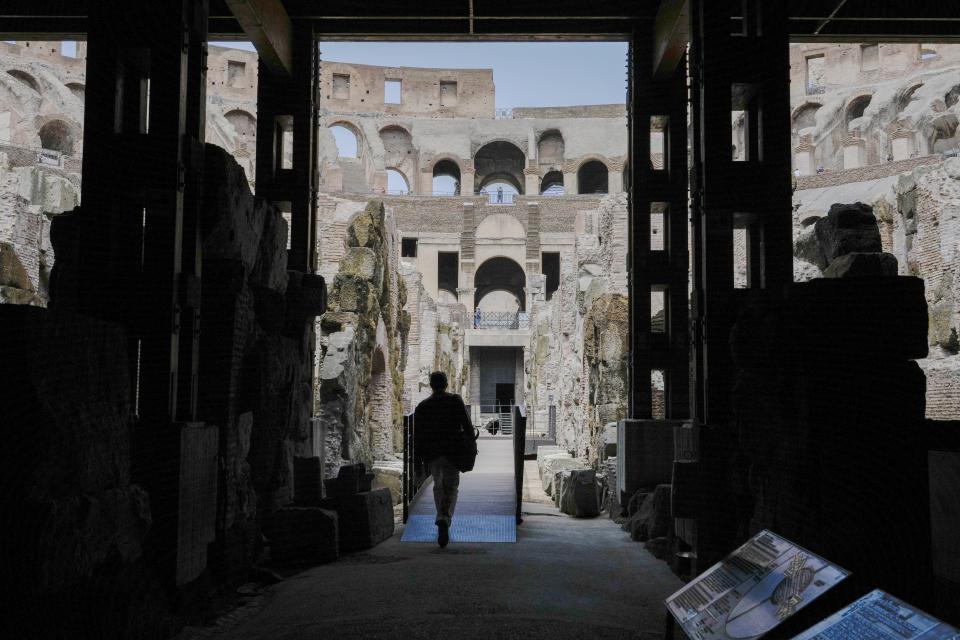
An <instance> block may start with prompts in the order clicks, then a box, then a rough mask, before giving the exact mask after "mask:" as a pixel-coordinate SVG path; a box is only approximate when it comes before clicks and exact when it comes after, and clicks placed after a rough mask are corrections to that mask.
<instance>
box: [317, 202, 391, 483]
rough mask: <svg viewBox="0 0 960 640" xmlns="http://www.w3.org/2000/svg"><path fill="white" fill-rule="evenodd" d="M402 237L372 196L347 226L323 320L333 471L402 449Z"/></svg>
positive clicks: (322, 371) (322, 402)
mask: <svg viewBox="0 0 960 640" xmlns="http://www.w3.org/2000/svg"><path fill="white" fill-rule="evenodd" d="M396 237H397V235H396V231H395V228H394V226H393V222H392V219H391V218H388V217H386V216H385V212H384V209H383V204H382V203H380V202H371V203H369V204H368V205H367V207H366V208H365V209H364V210H363V211H362V212H361V213H360V214H358V215H357V216H356V217H355V218H353V219H352V220H351V222H350V223H349V225H348V226H347V227H346V238H345V240H346V248H345V251H344V253H343V257H342V258H341V259H340V261H339V267H338V270H337V273H336V275H335V276H334V278H333V286H332V288H331V291H330V302H329V307H328V311H327V312H326V313H325V314H324V316H323V318H322V319H321V321H320V328H321V335H320V340H319V351H320V356H319V375H318V376H317V379H316V390H315V391H316V393H315V398H316V414H317V416H318V417H319V418H320V421H321V423H322V424H323V427H324V431H325V434H326V435H325V443H324V456H325V459H326V461H327V464H328V467H327V469H326V473H327V475H328V476H329V477H333V476H335V475H336V473H337V470H338V469H339V467H340V466H341V465H344V464H348V463H350V462H363V463H365V464H367V465H368V466H369V467H372V465H373V462H374V461H375V460H390V459H393V458H395V456H396V453H397V452H398V451H399V450H401V449H402V440H400V439H399V437H398V434H399V433H401V428H402V416H403V410H402V400H403V389H404V378H403V376H402V374H401V362H402V359H403V356H402V349H403V348H404V346H405V345H406V344H407V342H408V336H407V335H406V332H407V331H408V324H407V321H406V319H405V315H404V313H403V309H404V306H405V305H406V283H405V282H404V280H403V279H402V277H401V276H400V274H399V268H398V267H399V264H398V252H397V251H396V246H395V245H396Z"/></svg>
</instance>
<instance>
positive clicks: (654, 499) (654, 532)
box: [629, 484, 673, 542]
mask: <svg viewBox="0 0 960 640" xmlns="http://www.w3.org/2000/svg"><path fill="white" fill-rule="evenodd" d="M670 495H671V488H670V485H669V484H661V485H658V486H657V487H656V488H655V489H654V490H653V492H652V493H649V494H647V495H646V497H645V499H644V500H643V503H642V504H641V505H640V508H639V510H637V512H636V513H634V514H633V515H632V516H631V517H630V521H629V527H630V529H629V530H630V538H631V539H633V540H635V541H640V542H643V541H644V540H650V539H652V538H662V537H666V536H668V535H670V532H671V530H672V520H673V518H672V516H671V512H670Z"/></svg>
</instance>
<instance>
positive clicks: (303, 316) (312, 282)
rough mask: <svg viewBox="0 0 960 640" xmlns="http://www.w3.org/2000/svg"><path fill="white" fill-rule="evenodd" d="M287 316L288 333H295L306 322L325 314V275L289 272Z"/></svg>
mask: <svg viewBox="0 0 960 640" xmlns="http://www.w3.org/2000/svg"><path fill="white" fill-rule="evenodd" d="M287 278H288V284H287V290H286V317H287V322H288V333H293V334H295V333H296V331H297V330H299V329H302V325H303V323H304V322H306V321H308V320H312V319H313V318H316V317H317V316H320V315H323V314H324V312H326V310H327V285H326V283H325V282H324V279H323V276H319V275H314V274H309V273H301V272H299V271H288V272H287Z"/></svg>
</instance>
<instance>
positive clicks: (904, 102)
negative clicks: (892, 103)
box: [897, 83, 923, 113]
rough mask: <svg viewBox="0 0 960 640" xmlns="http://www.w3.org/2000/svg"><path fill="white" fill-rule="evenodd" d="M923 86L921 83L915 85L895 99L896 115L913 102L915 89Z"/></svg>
mask: <svg viewBox="0 0 960 640" xmlns="http://www.w3.org/2000/svg"><path fill="white" fill-rule="evenodd" d="M922 86H923V83H920V84H915V85H913V86H912V87H910V88H909V89H907V90H906V91H904V92H903V93H901V94H900V97H899V98H897V113H899V112H901V111H903V110H904V109H906V108H907V107H908V106H910V103H911V102H913V100H914V97H915V96H914V94H916V92H917V89H919V88H920V87H922Z"/></svg>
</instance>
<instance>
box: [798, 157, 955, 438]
mask: <svg viewBox="0 0 960 640" xmlns="http://www.w3.org/2000/svg"><path fill="white" fill-rule="evenodd" d="M836 199H844V201H850V202H852V201H856V200H860V201H862V202H865V203H867V204H869V205H871V206H872V207H873V210H874V212H875V214H876V217H877V224H878V227H879V232H880V240H881V242H882V247H883V250H884V251H887V252H889V253H891V254H893V255H894V256H895V257H896V258H897V261H898V271H899V273H900V274H901V275H911V276H916V277H919V278H922V279H923V281H924V295H925V297H926V300H927V305H928V311H929V328H928V344H929V346H930V351H929V354H928V356H927V357H926V358H923V359H922V360H919V364H920V366H921V367H922V368H923V370H924V372H925V373H926V375H927V417H928V418H931V419H938V420H950V419H956V418H957V416H958V415H960V345H958V338H957V336H958V333H960V302H958V301H960V159H957V158H951V159H948V160H946V161H943V162H938V163H935V164H929V165H923V166H918V167H916V168H913V169H912V170H910V171H907V172H905V173H901V174H899V175H896V174H894V175H889V176H885V177H883V178H880V179H877V180H872V181H868V182H852V183H848V184H843V185H832V186H830V187H826V188H819V189H809V190H803V191H798V192H796V193H795V195H794V203H795V206H794V208H795V213H794V279H795V280H796V281H799V282H803V281H807V280H810V279H812V278H816V277H821V276H822V275H823V270H824V269H825V268H826V264H825V262H824V260H823V257H822V255H821V254H820V253H819V248H818V244H817V240H816V235H815V232H814V229H815V225H814V223H815V222H816V220H818V219H820V218H821V217H822V216H823V215H824V214H825V211H824V210H823V207H825V206H829V204H828V203H832V202H835V201H836Z"/></svg>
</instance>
